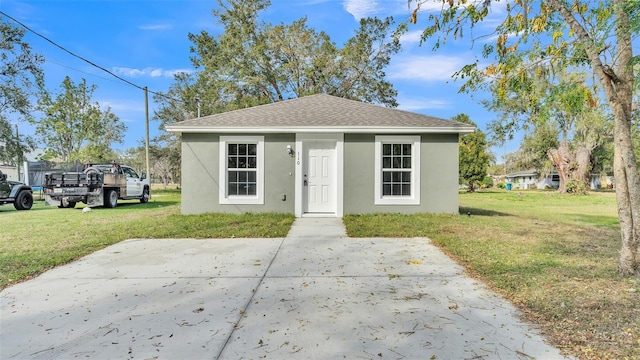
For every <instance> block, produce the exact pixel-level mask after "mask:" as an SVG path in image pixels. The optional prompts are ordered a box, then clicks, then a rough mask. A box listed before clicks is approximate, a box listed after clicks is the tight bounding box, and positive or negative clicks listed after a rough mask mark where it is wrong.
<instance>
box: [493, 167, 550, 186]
mask: <svg viewBox="0 0 640 360" xmlns="http://www.w3.org/2000/svg"><path fill="white" fill-rule="evenodd" d="M504 177H505V181H506V182H507V183H511V184H512V186H513V187H512V188H513V189H557V188H558V186H559V185H560V177H559V176H558V173H557V172H556V171H555V170H554V171H552V172H551V173H550V174H547V175H546V176H540V171H538V170H535V169H531V170H525V171H518V172H514V173H511V174H507V175H505V176H504Z"/></svg>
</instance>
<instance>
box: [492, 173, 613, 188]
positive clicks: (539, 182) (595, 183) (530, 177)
mask: <svg viewBox="0 0 640 360" xmlns="http://www.w3.org/2000/svg"><path fill="white" fill-rule="evenodd" d="M504 179H505V182H507V183H511V184H512V186H513V188H514V189H557V188H558V187H559V186H560V176H559V175H558V172H557V171H555V170H553V171H551V173H549V174H547V175H545V176H540V172H539V171H538V170H534V169H532V170H525V171H518V172H514V173H511V174H507V175H505V176H504ZM589 187H590V189H591V190H596V189H601V188H612V187H613V176H603V175H597V174H594V175H591V177H590V184H589Z"/></svg>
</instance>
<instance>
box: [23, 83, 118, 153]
mask: <svg viewBox="0 0 640 360" xmlns="http://www.w3.org/2000/svg"><path fill="white" fill-rule="evenodd" d="M96 88H97V87H96V85H91V86H87V82H86V80H85V79H82V81H81V82H80V83H79V84H78V85H76V84H74V83H73V81H72V80H71V79H70V78H69V77H68V76H67V77H65V79H64V80H63V81H62V85H61V86H60V89H61V92H60V93H59V94H58V95H57V96H56V97H55V99H52V98H51V95H50V94H49V93H47V92H42V94H41V97H40V99H39V101H38V107H39V109H40V111H42V112H43V113H44V114H45V116H44V117H43V118H42V119H40V120H38V121H35V120H32V122H33V123H34V124H35V125H36V135H37V136H38V137H39V138H40V140H41V141H42V143H43V144H46V146H47V147H48V148H47V151H48V154H49V157H58V158H59V159H60V160H61V161H63V162H70V161H80V162H88V161H99V160H113V159H92V158H91V157H92V156H96V154H104V153H105V152H108V151H110V145H111V144H112V143H114V142H117V143H122V139H123V137H124V133H125V130H126V126H125V125H124V124H123V123H122V122H120V119H119V118H118V117H117V116H116V115H115V114H113V113H112V112H111V109H110V108H107V109H106V110H102V109H100V105H99V104H98V103H97V102H95V103H92V102H91V98H92V96H93V91H94V90H95V89H96Z"/></svg>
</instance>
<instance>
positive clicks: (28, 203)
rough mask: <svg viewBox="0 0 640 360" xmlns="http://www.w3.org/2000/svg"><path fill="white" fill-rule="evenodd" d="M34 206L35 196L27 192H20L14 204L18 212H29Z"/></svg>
mask: <svg viewBox="0 0 640 360" xmlns="http://www.w3.org/2000/svg"><path fill="white" fill-rule="evenodd" d="M32 206H33V196H32V195H31V194H30V193H29V192H28V191H26V190H23V191H20V192H19V193H18V196H17V197H16V201H15V202H14V203H13V207H15V208H16V210H29V209H31V207H32Z"/></svg>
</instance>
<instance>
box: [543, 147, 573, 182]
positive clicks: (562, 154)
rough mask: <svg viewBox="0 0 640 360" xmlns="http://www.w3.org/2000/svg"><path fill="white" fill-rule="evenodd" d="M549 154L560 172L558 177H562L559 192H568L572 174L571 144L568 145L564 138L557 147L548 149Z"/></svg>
mask: <svg viewBox="0 0 640 360" xmlns="http://www.w3.org/2000/svg"><path fill="white" fill-rule="evenodd" d="M547 156H549V159H551V162H552V163H553V166H554V167H555V168H556V171H557V172H558V178H559V179H560V184H559V185H558V192H559V193H560V194H566V193H567V183H568V182H569V174H570V170H569V165H570V164H571V153H570V152H569V145H567V141H566V140H563V141H562V142H560V144H558V148H557V149H550V150H549V151H547Z"/></svg>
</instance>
